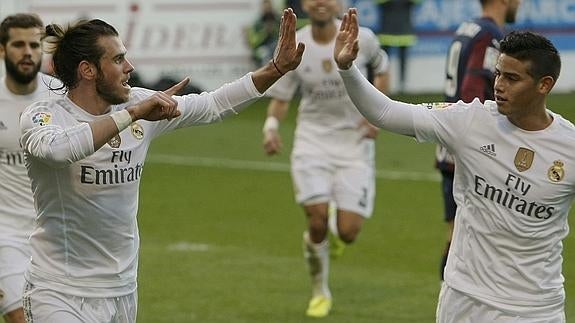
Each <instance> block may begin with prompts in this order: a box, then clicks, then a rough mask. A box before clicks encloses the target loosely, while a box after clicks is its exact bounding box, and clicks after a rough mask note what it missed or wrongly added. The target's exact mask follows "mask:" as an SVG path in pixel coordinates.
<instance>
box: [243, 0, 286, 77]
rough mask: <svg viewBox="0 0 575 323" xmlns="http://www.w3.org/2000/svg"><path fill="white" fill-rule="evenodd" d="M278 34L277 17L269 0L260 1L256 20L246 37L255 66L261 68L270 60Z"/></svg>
mask: <svg viewBox="0 0 575 323" xmlns="http://www.w3.org/2000/svg"><path fill="white" fill-rule="evenodd" d="M278 33H279V17H278V15H277V14H276V12H275V11H274V8H273V5H272V2H271V0H262V3H261V13H260V16H259V18H258V20H257V21H256V22H255V23H254V24H253V25H252V26H251V27H250V28H249V29H248V32H247V37H248V43H249V45H250V48H251V49H252V59H253V60H254V63H255V64H256V66H262V65H264V64H266V63H267V62H269V61H270V60H271V59H272V55H273V53H274V49H275V47H276V39H277V35H278Z"/></svg>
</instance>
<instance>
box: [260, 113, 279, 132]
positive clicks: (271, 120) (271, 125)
mask: <svg viewBox="0 0 575 323" xmlns="http://www.w3.org/2000/svg"><path fill="white" fill-rule="evenodd" d="M279 127H280V121H279V120H278V118H276V117H274V116H268V117H267V118H266V121H265V122H264V127H263V129H262V132H263V133H266V132H268V131H278V129H279Z"/></svg>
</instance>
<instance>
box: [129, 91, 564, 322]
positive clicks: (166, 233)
mask: <svg viewBox="0 0 575 323" xmlns="http://www.w3.org/2000/svg"><path fill="white" fill-rule="evenodd" d="M401 99H403V100H406V101H410V102H414V103H417V102H429V101H437V100H440V96H437V95H427V96H426V95H423V96H422V95H417V96H405V97H401ZM574 101H575V95H572V94H571V95H569V94H565V95H555V96H552V97H551V98H550V100H549V106H550V108H551V109H553V110H554V111H557V112H559V113H561V114H563V115H564V116H566V117H567V118H568V119H570V120H575V111H573V107H572V102H574ZM266 106H267V100H266V99H262V100H260V101H259V102H258V103H256V104H254V106H252V107H250V108H249V109H248V110H247V111H245V112H243V113H242V114H241V115H239V116H237V117H234V118H232V119H229V120H226V121H224V122H223V123H221V124H216V125H210V126H200V127H194V128H189V129H183V130H178V131H176V132H174V133H172V134H169V135H166V136H163V137H161V138H159V139H157V140H156V142H154V144H153V146H152V148H151V150H150V154H149V158H148V162H147V163H146V168H145V175H144V176H143V182H142V191H141V203H140V214H139V222H140V230H141V239H142V248H141V254H140V272H139V298H140V303H139V317H138V321H139V322H143V323H146V322H150V323H151V322H154V323H159V322H166V323H167V322H170V323H172V322H202V323H203V322H209V323H230V322H233V323H244V322H245V323H257V322H266V323H267V322H278V323H288V322H294V323H295V322H312V321H315V320H312V319H308V318H306V317H305V316H304V310H305V307H306V304H307V301H308V297H309V296H310V287H309V277H308V275H307V272H306V269H305V264H304V260H303V258H302V251H301V235H302V231H303V229H304V225H305V219H304V216H303V213H302V211H301V210H300V208H299V206H297V205H296V204H295V202H294V201H293V195H292V184H291V180H290V176H289V172H288V162H289V151H290V148H291V137H292V133H293V128H294V116H295V113H296V109H295V107H292V109H291V111H290V115H289V117H288V120H286V121H285V122H284V123H282V125H281V128H280V131H281V133H282V135H283V139H284V144H285V146H284V152H283V154H282V155H280V156H277V157H273V158H268V157H266V156H264V154H263V151H262V149H261V140H262V138H261V126H262V124H263V120H264V118H265V114H266ZM433 151H434V146H433V145H431V144H417V143H415V142H414V140H413V139H411V138H407V137H402V136H398V135H394V134H390V133H386V132H382V133H381V134H380V137H379V138H378V143H377V169H378V178H377V197H376V206H375V213H374V216H373V218H372V219H371V220H369V221H367V222H366V224H365V227H364V230H363V232H362V234H361V235H360V237H359V239H358V241H357V242H356V243H355V244H354V245H352V246H350V247H348V248H347V249H346V251H345V253H344V255H343V257H342V258H340V259H337V260H335V261H333V262H332V265H331V277H330V281H331V288H332V293H333V295H334V308H333V312H332V314H331V315H330V316H329V317H328V318H326V319H323V320H322V321H323V322H342V323H344V322H345V323H349V322H354V323H363V322H365V323H367V322H392V323H403V322H406V323H407V322H410V323H417V322H422V323H423V322H434V321H435V319H434V318H435V306H436V301H437V293H438V291H439V284H440V283H439V276H438V275H439V274H438V263H439V257H440V253H441V250H442V248H443V246H444V243H445V236H446V233H445V230H446V228H445V224H444V223H443V220H442V201H441V195H440V188H439V182H438V178H439V177H438V176H437V173H436V171H435V170H434V168H433ZM573 240H574V238H573V237H572V236H570V237H568V238H567V240H566V241H565V252H564V276H565V277H566V289H567V303H566V304H567V316H568V321H572V320H575V302H573V301H572V299H573V297H575V277H574V276H575V275H574V274H575V264H574V262H575V250H574V249H575V243H574V241H573Z"/></svg>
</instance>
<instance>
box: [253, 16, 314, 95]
mask: <svg viewBox="0 0 575 323" xmlns="http://www.w3.org/2000/svg"><path fill="white" fill-rule="evenodd" d="M296 22H297V17H296V15H295V13H294V12H293V10H292V9H291V8H288V9H284V11H283V15H282V17H281V23H280V32H279V38H278V44H277V46H276V49H275V52H274V56H273V58H272V60H271V61H270V62H268V64H266V65H264V66H263V67H261V68H260V69H258V70H257V71H255V72H254V73H253V74H252V80H253V82H254V85H255V87H256V89H257V90H258V91H259V92H260V93H264V92H265V91H266V90H267V89H268V88H269V87H270V86H272V84H274V83H275V81H277V80H278V79H279V78H280V77H282V76H283V75H284V74H285V73H287V72H289V71H291V70H293V69H295V68H296V67H298V65H299V63H300V62H301V58H302V55H303V51H304V49H305V45H304V44H303V43H296V38H295V33H296Z"/></svg>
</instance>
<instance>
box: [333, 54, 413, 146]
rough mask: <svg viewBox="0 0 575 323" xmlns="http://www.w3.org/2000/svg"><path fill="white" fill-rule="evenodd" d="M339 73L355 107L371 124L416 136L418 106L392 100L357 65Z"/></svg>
mask: <svg viewBox="0 0 575 323" xmlns="http://www.w3.org/2000/svg"><path fill="white" fill-rule="evenodd" d="M339 73H340V75H341V77H342V79H343V83H344V85H345V87H346V90H347V93H348V95H349V97H350V98H351V100H352V101H353V103H354V105H355V106H356V107H357V109H358V110H359V112H361V114H362V115H363V116H364V117H365V118H366V119H367V120H369V122H370V123H371V124H373V125H374V126H376V127H379V128H383V129H386V130H389V131H392V132H395V133H399V134H403V135H409V136H414V135H415V130H414V128H413V114H412V109H417V108H418V106H415V105H411V104H407V103H403V102H398V101H394V100H392V99H390V98H389V97H387V96H386V95H385V94H383V93H381V92H380V91H379V90H378V89H376V88H375V87H374V86H373V85H372V84H371V83H369V81H368V80H367V79H366V78H365V77H363V75H362V74H361V73H360V71H359V70H358V69H357V67H356V66H355V65H353V66H352V67H351V68H349V69H347V70H340V71H339ZM419 108H420V107H419Z"/></svg>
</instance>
